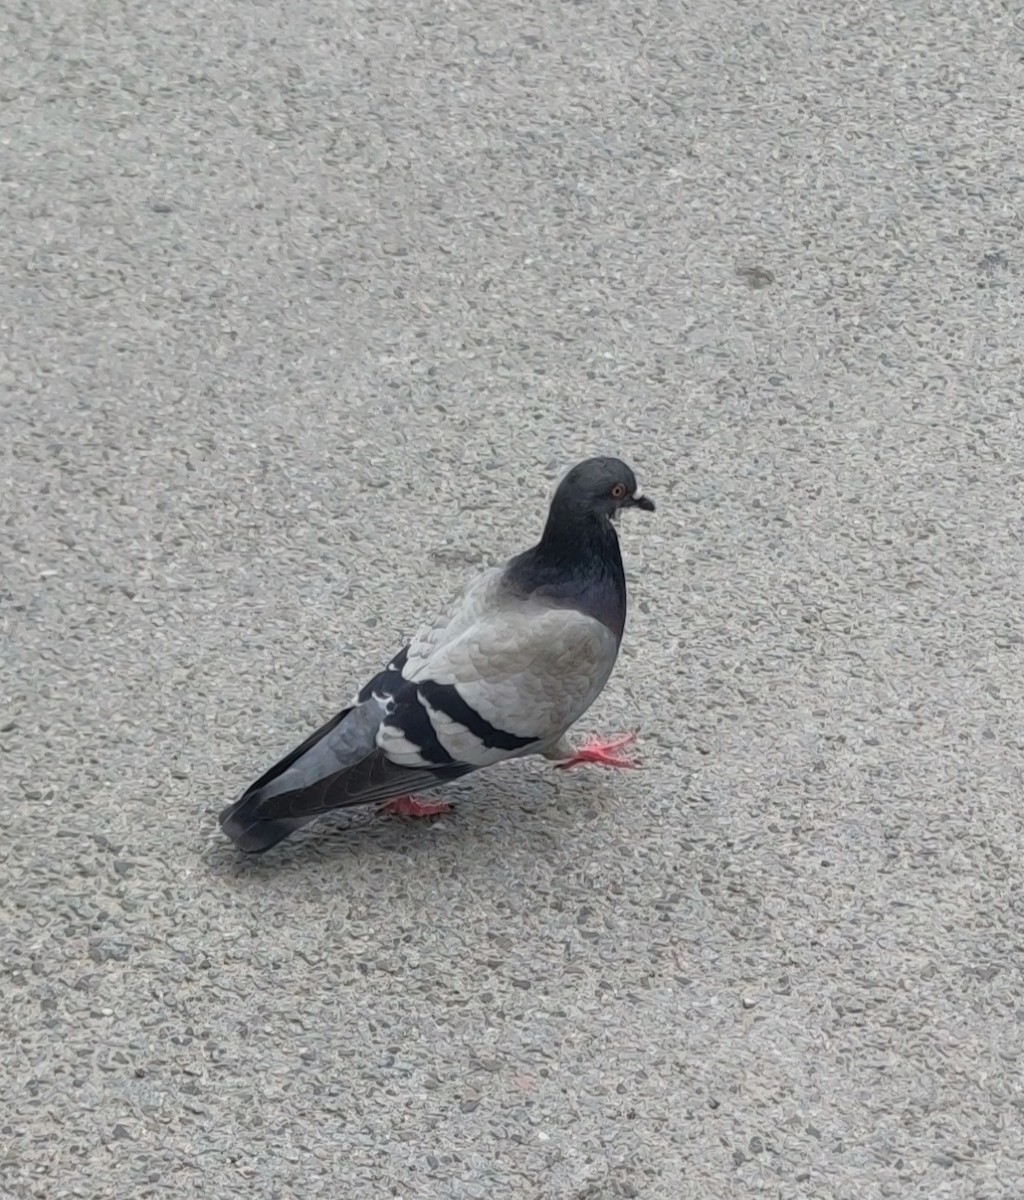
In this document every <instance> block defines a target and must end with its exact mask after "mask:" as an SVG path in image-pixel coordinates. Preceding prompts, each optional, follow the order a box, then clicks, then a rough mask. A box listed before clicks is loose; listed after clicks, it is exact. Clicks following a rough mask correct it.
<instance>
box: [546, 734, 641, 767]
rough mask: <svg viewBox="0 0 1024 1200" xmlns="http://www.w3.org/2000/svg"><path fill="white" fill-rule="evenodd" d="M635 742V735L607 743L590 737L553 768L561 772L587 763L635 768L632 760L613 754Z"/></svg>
mask: <svg viewBox="0 0 1024 1200" xmlns="http://www.w3.org/2000/svg"><path fill="white" fill-rule="evenodd" d="M635 741H636V734H635V733H624V734H623V735H622V736H621V737H617V738H610V739H609V740H608V741H604V740H602V739H601V738H599V737H592V738H590V739H588V740H587V741H586V742H584V743H583V745H582V746H580V748H579V749H578V750H574V751H573V752H572V754H571V756H570V757H569V758H566V759H563V760H562V761H561V762H558V763H555V766H556V767H560V768H561V769H562V770H563V771H564V770H567V769H568V768H569V767H582V766H584V765H586V764H587V763H596V764H597V765H598V766H601V767H635V766H636V765H637V764H636V762H635V760H634V759H632V758H622V757H621V756H619V755H616V753H615V751H616V750H621V749H622V747H623V746H629V745H632V743H633V742H635Z"/></svg>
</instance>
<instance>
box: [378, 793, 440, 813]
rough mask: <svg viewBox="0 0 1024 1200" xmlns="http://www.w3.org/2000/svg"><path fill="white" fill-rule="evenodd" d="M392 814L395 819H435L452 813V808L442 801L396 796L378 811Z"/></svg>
mask: <svg viewBox="0 0 1024 1200" xmlns="http://www.w3.org/2000/svg"><path fill="white" fill-rule="evenodd" d="M380 811H381V812H382V813H393V814H394V815H395V816H396V817H436V816H438V815H439V814H440V813H446V812H451V811H452V806H451V805H450V804H446V803H445V802H444V801H443V800H417V798H416V797H415V796H398V797H396V798H395V799H394V800H389V801H388V803H387V804H385V805H384V807H383V808H382V809H381V810H380Z"/></svg>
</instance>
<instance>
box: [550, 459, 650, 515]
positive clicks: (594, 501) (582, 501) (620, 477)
mask: <svg viewBox="0 0 1024 1200" xmlns="http://www.w3.org/2000/svg"><path fill="white" fill-rule="evenodd" d="M556 508H566V509H570V510H573V511H575V512H577V513H580V512H586V513H592V514H594V515H595V516H600V517H607V518H608V519H609V520H614V518H615V516H616V515H617V513H618V512H619V510H620V509H623V508H642V509H643V510H644V511H645V512H654V501H653V500H648V499H647V497H646V496H645V495H644V494H643V492H641V491H640V488H639V487H638V486H637V482H636V476H635V475H634V474H633V472H632V470H631V469H630V468H629V467H628V466H627V465H626V464H625V463H624V462H623V461H622V460H621V459H618V458H588V459H586V460H585V461H584V462H581V463H577V464H576V466H575V467H573V469H572V470H571V471H570V472H569V474H568V475H566V477H565V478H564V479H563V480H562V482H561V483H560V484H559V485H558V490H557V491H556V492H555V498H554V501H553V502H552V509H556Z"/></svg>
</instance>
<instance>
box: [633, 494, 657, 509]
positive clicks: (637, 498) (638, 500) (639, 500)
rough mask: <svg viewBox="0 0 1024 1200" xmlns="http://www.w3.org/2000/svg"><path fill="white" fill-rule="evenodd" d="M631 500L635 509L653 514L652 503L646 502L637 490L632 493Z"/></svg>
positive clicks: (650, 501)
mask: <svg viewBox="0 0 1024 1200" xmlns="http://www.w3.org/2000/svg"><path fill="white" fill-rule="evenodd" d="M631 499H632V501H633V503H634V504H635V505H636V506H637V508H642V509H643V510H644V512H654V501H653V500H648V499H647V497H646V496H645V495H644V494H643V492H641V491H640V489H639V488H638V489H637V490H636V491H635V492H634V493H633V495H632V497H631Z"/></svg>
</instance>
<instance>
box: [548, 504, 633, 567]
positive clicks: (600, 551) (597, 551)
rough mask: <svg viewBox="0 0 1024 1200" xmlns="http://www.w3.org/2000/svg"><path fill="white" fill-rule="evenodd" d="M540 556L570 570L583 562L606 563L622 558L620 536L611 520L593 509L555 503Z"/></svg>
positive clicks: (552, 563)
mask: <svg viewBox="0 0 1024 1200" xmlns="http://www.w3.org/2000/svg"><path fill="white" fill-rule="evenodd" d="M537 558H538V560H539V561H541V562H544V563H546V564H549V565H550V566H559V565H560V566H564V567H565V568H566V569H568V570H577V569H578V568H579V566H580V564H581V563H589V564H591V565H598V564H601V563H607V562H608V561H609V559H610V560H613V561H614V560H618V559H619V538H618V535H617V534H616V532H615V526H614V525H612V523H611V521H609V520H608V518H607V517H602V516H599V515H598V514H597V513H595V512H594V511H593V510H592V509H583V510H580V509H576V508H575V507H574V506H572V505H570V504H553V505H552V506H551V511H550V512H549V513H548V519H547V524H546V525H545V526H544V532H543V534H542V535H541V539H540V542H539V543H538V544H537Z"/></svg>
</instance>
